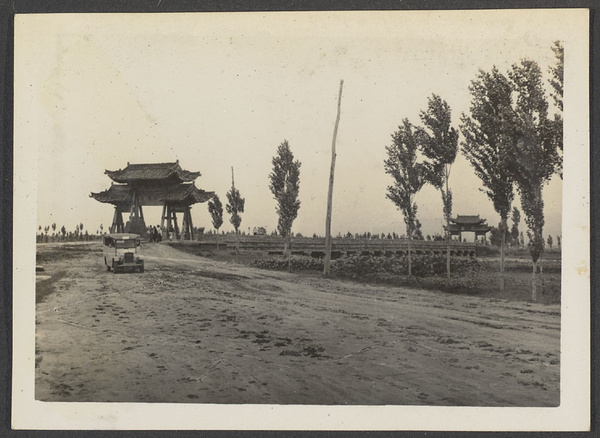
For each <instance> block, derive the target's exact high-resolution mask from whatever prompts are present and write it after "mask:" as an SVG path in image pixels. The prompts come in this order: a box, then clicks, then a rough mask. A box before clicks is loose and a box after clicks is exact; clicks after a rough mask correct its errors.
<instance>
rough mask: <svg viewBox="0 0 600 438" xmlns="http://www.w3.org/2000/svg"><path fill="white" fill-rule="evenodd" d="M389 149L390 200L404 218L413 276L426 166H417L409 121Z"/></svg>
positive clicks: (414, 138)
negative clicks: (419, 197)
mask: <svg viewBox="0 0 600 438" xmlns="http://www.w3.org/2000/svg"><path fill="white" fill-rule="evenodd" d="M385 149H386V151H387V154H388V158H387V159H386V160H385V161H384V168H385V173H387V174H388V175H390V176H391V177H392V178H393V180H394V184H393V185H391V186H389V187H388V188H387V194H386V196H387V198H388V199H390V200H391V201H392V202H393V203H394V204H395V205H396V207H398V209H399V210H400V211H401V212H402V214H403V216H404V223H405V224H406V235H407V236H408V275H409V276H411V275H412V255H411V241H412V237H413V234H414V233H415V231H416V230H417V223H418V220H417V204H416V203H415V202H414V198H415V195H416V194H417V193H418V192H419V190H421V188H422V187H423V185H424V184H425V169H424V166H423V164H422V163H417V152H418V141H417V137H416V136H415V133H414V132H413V126H412V125H411V123H410V122H409V121H408V119H404V120H403V121H402V125H401V126H399V127H398V131H396V132H394V133H393V134H392V144H391V145H390V146H386V148H385Z"/></svg>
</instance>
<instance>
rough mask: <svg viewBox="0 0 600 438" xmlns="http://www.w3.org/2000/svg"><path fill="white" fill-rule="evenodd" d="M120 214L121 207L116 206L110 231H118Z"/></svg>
mask: <svg viewBox="0 0 600 438" xmlns="http://www.w3.org/2000/svg"><path fill="white" fill-rule="evenodd" d="M118 214H119V207H116V206H115V214H114V215H113V220H112V224H111V226H110V232H111V233H116V232H117V231H116V230H117V220H118V218H117V215H118Z"/></svg>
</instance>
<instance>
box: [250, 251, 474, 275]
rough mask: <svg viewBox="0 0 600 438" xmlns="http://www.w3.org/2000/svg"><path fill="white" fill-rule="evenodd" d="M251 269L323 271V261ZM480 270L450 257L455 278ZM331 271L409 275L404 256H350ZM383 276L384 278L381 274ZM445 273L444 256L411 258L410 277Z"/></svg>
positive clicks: (274, 262)
mask: <svg viewBox="0 0 600 438" xmlns="http://www.w3.org/2000/svg"><path fill="white" fill-rule="evenodd" d="M253 265H254V266H256V267H258V268H262V269H270V270H274V271H287V270H291V271H322V270H323V260H322V259H315V258H311V257H290V258H289V259H288V260H285V259H281V258H272V259H264V260H256V261H255V262H254V263H253ZM479 269H480V264H479V263H478V262H477V260H475V259H471V258H459V257H452V258H451V259H450V271H451V272H452V273H453V274H454V275H461V276H462V275H464V274H467V273H473V272H476V271H478V270H479ZM331 272H332V273H333V274H335V275H337V276H339V277H344V278H366V279H377V278H382V276H389V275H392V276H406V275H408V258H407V257H374V256H360V255H356V256H350V257H343V258H341V259H337V260H333V261H332V262H331ZM384 274H386V275H384ZM445 274H446V257H445V256H433V255H422V256H413V257H412V275H413V276H415V277H435V276H443V275H445Z"/></svg>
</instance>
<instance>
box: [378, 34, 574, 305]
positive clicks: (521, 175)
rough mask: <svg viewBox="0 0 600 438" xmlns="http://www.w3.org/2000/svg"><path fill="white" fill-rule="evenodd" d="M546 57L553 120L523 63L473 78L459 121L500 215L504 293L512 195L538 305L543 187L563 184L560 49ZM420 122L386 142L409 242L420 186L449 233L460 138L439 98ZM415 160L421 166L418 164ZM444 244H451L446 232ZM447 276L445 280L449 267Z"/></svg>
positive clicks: (534, 69) (465, 147) (537, 76)
mask: <svg viewBox="0 0 600 438" xmlns="http://www.w3.org/2000/svg"><path fill="white" fill-rule="evenodd" d="M552 50H553V51H554V53H555V56H556V59H557V63H556V65H555V66H553V67H551V68H550V73H551V75H552V79H551V80H550V81H549V82H550V86H551V89H552V91H551V93H550V94H551V96H552V98H553V100H554V104H555V106H556V108H557V112H556V114H555V115H554V117H553V118H550V117H549V116H548V107H549V104H548V98H547V97H546V92H545V89H544V86H543V80H542V72H541V69H540V67H539V65H538V64H537V63H536V62H534V61H532V60H528V59H524V60H521V62H520V63H516V64H513V65H512V67H511V69H510V70H509V71H508V72H507V74H503V73H501V72H500V71H499V70H498V69H497V68H496V67H493V68H492V69H491V71H488V72H486V71H483V70H480V71H479V73H478V75H477V77H476V78H475V79H474V80H473V81H472V82H471V85H470V86H469V91H470V94H471V105H470V114H464V113H463V114H462V116H461V125H460V132H461V133H462V135H463V138H464V140H463V142H461V146H462V149H461V150H462V153H463V155H464V156H465V157H466V158H467V160H468V161H469V162H470V164H471V165H472V166H473V168H474V170H475V174H476V175H477V176H478V177H479V179H480V180H481V183H482V186H483V188H482V189H481V190H482V191H483V192H484V193H485V194H486V195H487V197H488V198H489V199H490V201H491V202H492V204H493V206H494V209H495V211H496V212H497V213H498V214H499V215H500V219H501V224H500V227H501V229H502V233H501V235H502V238H503V241H502V244H501V262H500V263H501V265H500V270H501V273H502V275H501V278H502V285H501V287H502V288H504V277H503V275H504V248H505V246H506V242H505V236H506V234H507V233H506V230H507V225H506V223H507V219H508V215H509V213H510V211H511V206H512V203H513V200H514V194H515V190H514V189H515V188H516V191H517V192H518V193H519V197H520V199H521V209H522V211H523V213H524V215H525V223H526V224H527V228H528V229H527V236H528V238H529V243H528V247H529V252H530V255H531V258H532V262H533V278H532V299H533V300H535V299H536V272H537V263H538V260H539V258H540V256H541V255H542V252H543V249H544V238H543V227H544V212H543V208H544V201H543V196H542V192H543V187H544V186H545V185H546V184H547V183H548V182H549V180H550V178H551V177H552V175H553V174H554V173H558V174H559V175H560V176H561V178H562V150H563V144H562V132H563V127H562V124H563V123H562V109H563V105H562V96H563V69H564V50H563V47H562V45H561V44H560V42H556V43H555V44H554V47H553V48H552ZM420 118H421V122H422V123H423V126H414V125H412V124H411V123H410V122H409V121H408V120H407V119H404V120H403V121H402V125H400V127H399V129H398V131H396V132H395V133H394V134H392V144H391V146H388V147H387V152H388V158H387V159H386V160H385V171H386V173H388V174H390V175H391V176H392V178H393V185H391V186H390V187H388V191H387V197H388V198H389V199H390V200H391V201H392V202H394V204H395V205H396V206H397V207H398V209H399V210H400V211H401V212H402V214H403V215H404V221H405V223H406V227H407V235H408V238H409V242H410V240H411V238H412V234H413V230H414V224H415V221H416V213H417V205H416V203H415V202H414V198H415V195H416V194H417V193H418V192H419V190H420V189H421V188H422V187H423V185H424V184H426V183H429V184H432V185H433V186H434V187H436V188H437V189H439V190H440V193H441V195H442V204H443V214H444V217H445V219H446V227H447V228H448V225H449V219H450V216H451V213H452V192H451V190H450V188H449V185H448V180H449V177H450V169H451V165H452V163H453V162H454V159H455V158H456V155H457V152H458V131H457V130H456V129H454V128H453V127H452V126H451V112H450V108H449V106H448V104H447V103H446V102H445V101H444V100H442V99H441V98H440V96H438V95H435V94H434V95H433V96H432V97H430V98H429V100H428V105H427V110H425V111H422V112H421V113H420ZM420 156H423V157H424V159H423V160H420V161H419V160H418V158H419V157H420ZM519 217H520V216H519ZM446 239H447V241H448V242H450V238H449V235H448V230H447V229H446ZM448 253H449V251H448ZM448 260H449V259H448ZM409 275H410V250H409ZM447 275H448V276H449V275H450V266H449V263H448V265H447Z"/></svg>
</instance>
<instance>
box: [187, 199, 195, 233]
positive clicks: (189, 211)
mask: <svg viewBox="0 0 600 438" xmlns="http://www.w3.org/2000/svg"><path fill="white" fill-rule="evenodd" d="M185 211H186V212H187V215H188V225H189V227H190V240H194V223H193V222H192V208H191V207H190V206H189V205H188V206H187V207H186V208H185Z"/></svg>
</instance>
